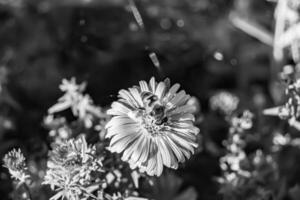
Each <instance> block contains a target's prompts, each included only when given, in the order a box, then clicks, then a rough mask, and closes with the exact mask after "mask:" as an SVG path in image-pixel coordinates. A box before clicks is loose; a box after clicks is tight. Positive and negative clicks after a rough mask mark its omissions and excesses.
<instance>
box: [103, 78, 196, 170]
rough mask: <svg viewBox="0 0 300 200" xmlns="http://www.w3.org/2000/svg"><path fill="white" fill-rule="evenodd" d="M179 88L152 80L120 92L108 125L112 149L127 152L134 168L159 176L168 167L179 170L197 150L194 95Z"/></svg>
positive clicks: (125, 158)
mask: <svg viewBox="0 0 300 200" xmlns="http://www.w3.org/2000/svg"><path fill="white" fill-rule="evenodd" d="M179 87H180V85H179V84H175V85H173V86H171V85H170V80H169V79H165V80H164V81H163V82H159V83H157V82H156V81H155V78H153V77H152V78H151V80H150V82H149V83H147V82H146V81H140V82H139V86H134V87H132V88H129V89H128V90H124V89H122V90H120V91H119V96H118V97H119V99H118V100H117V101H115V102H113V103H112V106H111V109H109V110H108V111H107V114H109V115H112V116H113V117H112V119H111V120H110V121H109V122H108V123H107V125H106V129H107V134H106V138H110V139H111V140H110V145H109V150H110V151H111V152H116V153H123V155H122V160H123V161H127V162H128V163H129V164H130V167H131V168H132V169H135V168H138V169H140V171H141V172H146V173H147V174H148V175H150V176H153V175H156V176H159V175H161V173H162V171H163V167H164V166H166V167H168V168H173V169H177V168H178V164H179V163H183V162H185V161H186V160H187V159H189V158H190V157H191V155H192V154H193V153H194V151H195V148H197V146H198V144H197V142H196V136H197V134H198V133H199V129H198V128H197V127H195V126H194V120H195V118H194V115H193V114H192V113H193V112H194V110H195V107H194V106H193V105H190V104H187V102H188V100H189V99H190V96H189V95H187V94H186V93H185V91H184V90H181V91H179V92H178V90H179Z"/></svg>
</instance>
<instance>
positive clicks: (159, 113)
mask: <svg viewBox="0 0 300 200" xmlns="http://www.w3.org/2000/svg"><path fill="white" fill-rule="evenodd" d="M141 97H142V100H143V103H144V105H145V109H146V112H147V113H149V114H150V115H151V116H152V117H153V118H154V119H155V120H156V124H162V123H163V122H166V120H167V117H166V113H165V106H164V105H162V103H161V102H160V100H159V99H158V97H157V96H156V95H155V94H153V93H151V92H148V91H144V92H142V93H141Z"/></svg>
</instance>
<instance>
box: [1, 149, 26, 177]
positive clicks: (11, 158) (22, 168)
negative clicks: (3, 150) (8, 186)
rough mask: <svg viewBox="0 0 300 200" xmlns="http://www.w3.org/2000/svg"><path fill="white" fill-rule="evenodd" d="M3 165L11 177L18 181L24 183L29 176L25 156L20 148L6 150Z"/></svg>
mask: <svg viewBox="0 0 300 200" xmlns="http://www.w3.org/2000/svg"><path fill="white" fill-rule="evenodd" d="M3 162H4V165H3V166H4V167H6V168H7V169H8V171H9V173H10V175H11V177H12V178H14V179H16V180H18V181H19V182H20V183H25V181H26V180H27V179H28V178H29V175H28V169H27V165H26V163H25V157H24V155H23V154H22V152H21V150H20V149H18V150H16V149H13V150H12V151H10V152H8V153H7V154H6V155H5V156H4V158H3Z"/></svg>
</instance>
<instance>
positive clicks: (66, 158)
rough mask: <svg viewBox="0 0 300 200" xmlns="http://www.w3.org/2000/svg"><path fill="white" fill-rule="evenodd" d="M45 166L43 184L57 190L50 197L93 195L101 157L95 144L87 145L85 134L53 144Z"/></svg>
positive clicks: (99, 172)
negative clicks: (97, 153) (46, 167)
mask: <svg viewBox="0 0 300 200" xmlns="http://www.w3.org/2000/svg"><path fill="white" fill-rule="evenodd" d="M47 166H48V169H47V172H46V176H45V178H44V179H45V181H44V182H43V184H49V185H50V186H51V189H52V190H54V189H55V190H56V191H57V194H56V195H54V196H53V197H52V198H51V200H52V199H53V200H56V199H59V198H64V197H66V198H67V199H70V200H76V199H80V198H81V197H82V198H83V197H93V194H92V193H91V192H92V191H94V190H95V189H98V188H99V186H101V180H100V179H99V176H100V174H102V173H103V169H102V157H99V156H97V155H96V148H95V146H88V145H87V143H86V140H85V138H84V137H79V138H78V139H76V140H74V139H70V140H68V141H66V142H65V143H59V144H54V146H53V150H52V151H51V152H50V153H49V159H48V163H47ZM97 174H98V175H99V176H97Z"/></svg>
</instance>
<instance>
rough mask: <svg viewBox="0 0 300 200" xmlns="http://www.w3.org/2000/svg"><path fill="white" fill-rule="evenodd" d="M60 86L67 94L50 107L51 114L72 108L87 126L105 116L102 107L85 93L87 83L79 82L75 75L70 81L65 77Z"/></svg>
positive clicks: (89, 126) (74, 113) (75, 114)
mask: <svg viewBox="0 0 300 200" xmlns="http://www.w3.org/2000/svg"><path fill="white" fill-rule="evenodd" d="M59 88H60V90H61V91H62V92H64V93H65V94H64V95H63V96H62V97H60V98H59V99H58V102H57V103H56V104H54V105H53V106H51V107H50V108H49V109H48V113H49V114H54V113H57V112H61V111H64V110H66V109H71V111H72V113H73V115H74V116H76V117H78V118H79V119H80V120H82V121H83V122H84V125H85V127H86V128H91V127H92V125H93V120H94V119H95V118H103V117H105V115H104V114H103V113H102V110H101V108H100V107H97V106H95V105H94V102H93V100H92V98H91V97H90V96H89V95H87V94H83V92H84V90H85V88H86V83H81V84H77V83H76V79H75V78H74V77H73V78H71V80H70V81H68V80H66V79H63V80H62V84H61V85H60V86H59Z"/></svg>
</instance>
